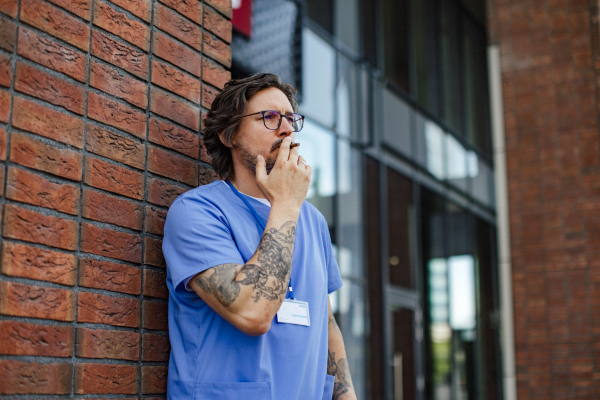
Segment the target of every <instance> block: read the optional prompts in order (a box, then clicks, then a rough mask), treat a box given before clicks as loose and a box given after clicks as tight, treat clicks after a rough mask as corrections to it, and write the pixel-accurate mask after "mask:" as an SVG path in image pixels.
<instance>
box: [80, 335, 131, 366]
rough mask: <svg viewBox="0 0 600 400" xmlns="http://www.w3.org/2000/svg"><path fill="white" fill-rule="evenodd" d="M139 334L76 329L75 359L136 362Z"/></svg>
mask: <svg viewBox="0 0 600 400" xmlns="http://www.w3.org/2000/svg"><path fill="white" fill-rule="evenodd" d="M139 354H140V334H139V333H136V332H127V331H109V330H104V329H88V328H78V329H77V357H83V358H110V359H117V360H131V361H137V360H138V357H139Z"/></svg>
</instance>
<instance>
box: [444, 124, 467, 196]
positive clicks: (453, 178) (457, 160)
mask: <svg viewBox="0 0 600 400" xmlns="http://www.w3.org/2000/svg"><path fill="white" fill-rule="evenodd" d="M445 160H446V176H447V178H448V181H449V182H450V183H451V184H452V185H454V186H456V187H458V188H459V189H462V190H463V191H465V192H466V191H467V176H468V169H467V168H468V165H467V150H466V149H465V148H464V146H463V145H462V144H461V143H460V142H459V141H458V140H457V139H456V138H455V137H454V136H452V135H451V134H446V157H445Z"/></svg>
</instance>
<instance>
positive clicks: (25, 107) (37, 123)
mask: <svg viewBox="0 0 600 400" xmlns="http://www.w3.org/2000/svg"><path fill="white" fill-rule="evenodd" d="M14 101H15V107H14V112H13V118H12V125H13V126H14V127H16V128H19V129H23V130H25V131H29V132H33V133H36V134H38V135H40V136H44V137H47V138H49V139H53V140H56V141H58V142H61V143H65V144H70V145H72V146H75V147H78V148H82V147H83V126H84V124H83V120H81V119H79V118H76V117H72V116H70V115H67V114H64V113H61V112H59V111H55V110H52V109H50V108H48V107H46V106H43V105H41V104H37V103H34V102H32V101H29V100H26V99H23V98H21V97H15V100H14Z"/></svg>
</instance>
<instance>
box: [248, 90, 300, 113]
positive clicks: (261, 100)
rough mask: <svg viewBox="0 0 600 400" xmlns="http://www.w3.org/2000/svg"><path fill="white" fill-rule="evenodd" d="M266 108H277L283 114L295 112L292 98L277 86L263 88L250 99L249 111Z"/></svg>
mask: <svg viewBox="0 0 600 400" xmlns="http://www.w3.org/2000/svg"><path fill="white" fill-rule="evenodd" d="M264 110H275V111H279V112H280V113H282V114H288V113H292V112H294V110H293V109H292V105H291V104H290V100H289V99H288V98H287V96H286V95H285V93H283V92H282V91H281V90H279V89H277V88H268V89H264V90H261V91H260V92H258V93H256V94H255V95H254V96H252V98H251V99H250V100H249V101H248V110H247V111H248V112H257V111H264Z"/></svg>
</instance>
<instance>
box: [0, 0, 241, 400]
mask: <svg viewBox="0 0 600 400" xmlns="http://www.w3.org/2000/svg"><path fill="white" fill-rule="evenodd" d="M230 18H231V4H230V1H229V0H204V1H200V0H161V1H160V2H159V1H155V0H154V1H153V0H135V1H134V0H111V1H108V0H76V1H73V0H48V1H46V0H19V1H16V0H0V160H1V161H0V194H1V196H2V198H1V206H2V213H1V218H2V256H1V262H0V268H1V275H0V399H4V398H9V397H10V398H13V397H12V396H11V395H14V394H19V395H21V394H23V395H26V394H54V395H64V396H60V397H55V398H69V397H70V396H73V395H87V394H91V395H97V394H101V395H106V394H111V395H112V394H121V395H136V396H138V397H139V396H141V395H149V396H154V395H157V394H158V395H160V394H164V393H165V388H166V374H167V360H168V356H169V344H168V337H167V332H166V329H167V319H166V314H167V300H166V299H167V289H166V285H165V263H164V259H163V258H162V254H161V243H162V242H161V235H162V234H163V223H164V219H165V216H166V214H167V209H168V206H169V205H170V204H171V202H172V201H173V200H174V199H175V197H177V196H178V195H179V194H181V193H183V192H185V191H186V190H188V189H190V188H193V187H195V186H197V185H202V184H205V183H208V182H210V181H212V180H213V179H214V178H215V174H214V172H213V171H212V170H210V169H209V167H208V164H207V161H208V158H207V156H206V153H205V152H203V150H202V144H201V143H202V138H201V135H200V134H199V132H200V129H199V128H200V122H201V116H202V113H203V111H206V108H207V107H209V106H210V103H211V101H212V99H213V97H214V95H215V93H216V91H217V90H218V88H221V87H222V86H223V84H224V83H225V82H226V81H227V80H228V79H229V78H230V74H229V72H228V68H229V66H230V62H231V50H230V47H229V42H230V41H231V24H230V22H229V19H230ZM130 397H131V396H130Z"/></svg>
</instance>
